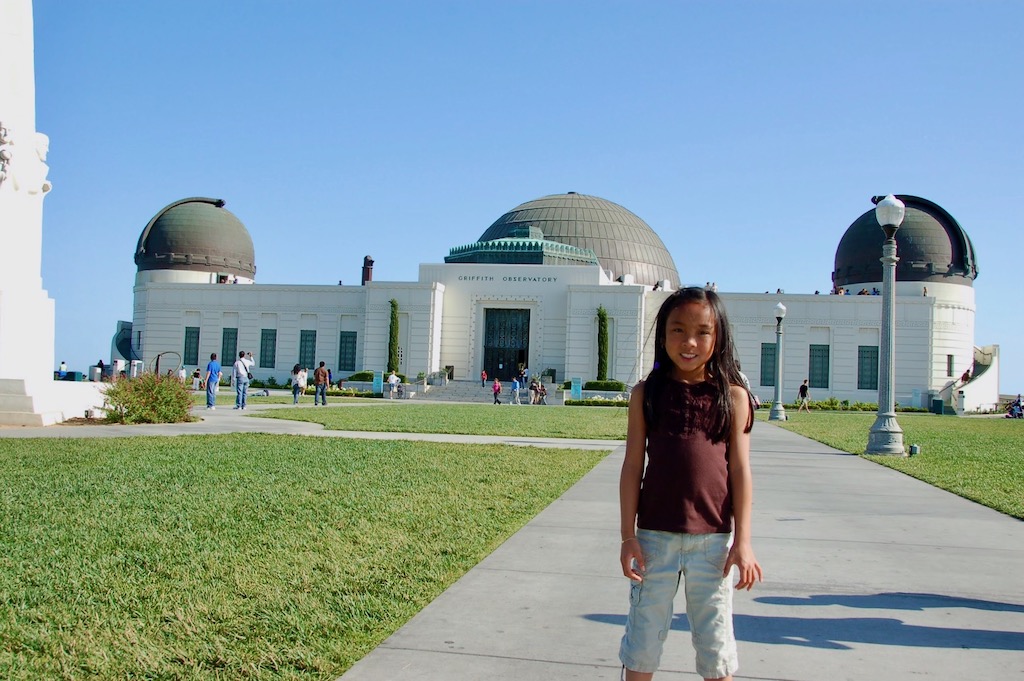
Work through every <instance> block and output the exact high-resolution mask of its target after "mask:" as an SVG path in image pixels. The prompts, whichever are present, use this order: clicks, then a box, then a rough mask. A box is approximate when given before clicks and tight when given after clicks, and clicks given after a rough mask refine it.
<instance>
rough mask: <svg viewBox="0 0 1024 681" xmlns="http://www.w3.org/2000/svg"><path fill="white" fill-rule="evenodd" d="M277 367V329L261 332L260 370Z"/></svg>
mask: <svg viewBox="0 0 1024 681" xmlns="http://www.w3.org/2000/svg"><path fill="white" fill-rule="evenodd" d="M276 366H277V329H262V330H261V331H260V368H261V369H273V368H275V367H276Z"/></svg>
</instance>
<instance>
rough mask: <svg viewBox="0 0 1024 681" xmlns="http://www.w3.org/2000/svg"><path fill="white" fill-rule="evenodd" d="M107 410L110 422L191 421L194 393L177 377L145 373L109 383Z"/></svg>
mask: <svg viewBox="0 0 1024 681" xmlns="http://www.w3.org/2000/svg"><path fill="white" fill-rule="evenodd" d="M103 407H104V409H106V412H107V421H108V422H110V423H179V422H181V421H188V420H190V419H191V417H190V416H189V409H191V407H192V393H191V392H190V391H189V389H188V388H186V387H185V384H184V383H182V382H181V381H179V380H178V379H177V377H168V376H159V375H157V374H142V375H140V376H138V377H136V378H122V379H119V380H117V381H114V382H113V383H111V384H110V385H109V386H107V390H106V393H105V394H104V405H103Z"/></svg>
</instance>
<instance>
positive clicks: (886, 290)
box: [865, 194, 907, 456]
mask: <svg viewBox="0 0 1024 681" xmlns="http://www.w3.org/2000/svg"><path fill="white" fill-rule="evenodd" d="M872 201H874V203H875V218H876V219H877V220H878V224H879V225H881V227H882V231H883V232H885V243H884V244H883V245H882V339H881V341H882V347H881V356H880V358H879V360H880V362H881V365H880V366H879V372H878V373H879V376H878V379H879V381H878V417H877V418H876V419H875V423H874V425H872V426H871V430H870V431H869V432H868V446H867V449H866V450H865V453H866V454H887V455H895V456H904V451H903V429H902V428H900V424H898V423H896V402H895V399H894V392H895V391H894V389H893V373H894V369H895V364H894V361H893V336H894V335H895V333H894V331H895V320H894V319H893V307H894V305H895V301H896V291H895V288H896V263H897V262H899V258H897V257H896V230H898V229H899V228H900V225H901V224H902V223H903V216H904V215H905V214H906V210H907V209H906V206H905V205H904V204H903V202H902V201H900V200H899V199H897V198H896V197H895V196H893V195H892V194H889V195H888V196H886V197H885V198H881V197H875V198H874V199H872Z"/></svg>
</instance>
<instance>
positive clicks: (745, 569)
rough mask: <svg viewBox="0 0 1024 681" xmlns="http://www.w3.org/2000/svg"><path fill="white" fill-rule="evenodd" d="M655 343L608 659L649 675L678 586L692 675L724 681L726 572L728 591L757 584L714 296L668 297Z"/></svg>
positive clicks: (637, 396) (727, 359)
mask: <svg viewBox="0 0 1024 681" xmlns="http://www.w3.org/2000/svg"><path fill="white" fill-rule="evenodd" d="M655 334H656V335H655V339H656V345H655V351H654V369H653V370H652V371H651V373H650V374H649V375H648V376H647V379H646V380H644V381H641V382H640V383H639V384H637V386H636V387H635V388H634V389H633V394H632V396H631V397H630V401H629V422H628V428H627V435H626V457H625V461H624V462H623V464H622V474H621V477H620V479H619V504H620V510H621V532H622V549H621V552H620V556H619V558H620V561H621V563H622V572H623V574H624V575H625V576H626V577H629V578H630V579H631V580H632V588H631V592H630V598H629V602H630V608H629V618H628V620H627V622H626V633H625V635H624V636H623V638H622V645H621V647H620V649H619V659H620V660H621V661H622V664H623V670H624V678H625V679H626V681H640V680H647V679H650V678H652V677H653V675H654V672H655V670H657V668H658V663H659V661H660V659H661V650H662V645H663V642H664V638H665V635H666V634H667V633H668V631H669V629H670V627H671V626H672V613H673V608H672V601H673V599H674V597H675V595H676V591H677V589H678V587H679V583H680V577H682V579H683V582H684V590H685V595H686V615H687V618H688V619H689V623H690V631H691V632H692V635H693V643H694V647H695V648H696V651H697V673H699V674H700V675H702V676H703V677H704V678H705V679H706V680H708V681H711V680H717V681H729V680H731V679H732V675H733V673H734V672H735V671H736V669H737V668H738V662H737V658H736V639H735V637H734V635H733V628H732V589H731V585H730V579H729V574H730V572H731V571H732V568H733V566H736V568H737V570H738V573H739V581H738V583H737V584H736V588H737V589H747V590H749V589H750V588H751V587H753V586H754V582H756V581H761V579H762V573H761V566H760V565H759V564H758V562H757V559H756V558H755V557H754V551H753V548H752V547H751V544H750V515H751V496H752V483H751V475H750V461H749V453H750V429H751V427H752V426H753V411H752V409H751V408H750V405H751V397H750V393H749V392H748V391H747V390H746V388H744V387H743V382H742V379H741V378H740V370H739V362H738V361H737V359H736V352H735V348H734V346H733V341H732V337H731V335H730V331H729V322H728V320H727V319H726V316H725V308H724V306H723V305H722V303H721V299H720V298H719V297H718V294H716V293H715V292H714V291H705V290H704V289H703V288H699V287H693V288H685V289H680V290H678V291H676V292H675V293H673V294H672V295H670V296H669V297H668V298H667V299H666V300H665V302H664V303H663V304H662V306H661V309H660V310H659V311H658V320H657V324H656V330H655ZM645 458H646V461H647V466H646V472H645V470H644V461H645ZM730 540H731V541H730Z"/></svg>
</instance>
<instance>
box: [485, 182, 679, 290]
mask: <svg viewBox="0 0 1024 681" xmlns="http://www.w3.org/2000/svg"><path fill="white" fill-rule="evenodd" d="M530 227H534V228H538V229H540V230H541V232H543V234H544V238H546V239H548V240H550V241H557V242H559V243H562V244H566V245H567V246H574V247H576V248H580V249H589V250H591V251H593V252H594V253H595V254H596V255H597V259H598V262H600V264H601V267H602V268H603V269H605V270H608V271H610V272H611V274H612V279H619V278H620V277H622V276H623V275H626V274H631V275H633V279H634V281H635V282H636V283H638V284H644V285H647V286H654V285H655V284H657V283H658V282H659V281H663V280H665V279H667V280H669V283H670V286H671V287H676V286H678V285H679V272H678V271H677V270H676V264H675V262H673V260H672V256H671V255H669V252H668V249H666V248H665V244H664V243H662V241H661V238H660V237H658V235H657V234H655V232H654V230H653V229H651V227H650V226H649V225H648V224H647V223H646V222H644V221H643V220H641V219H640V218H638V217H637V216H636V215H634V214H633V213H631V212H629V211H628V210H626V209H625V208H623V207H622V206H620V205H618V204H616V203H612V202H611V201H606V200H605V199H602V198H598V197H596V196H587V195H585V194H577V193H576V192H569V193H568V194H552V195H551V196H544V197H541V198H539V199H535V200H533V201H527V202H526V203H524V204H521V205H518V206H516V207H515V208H513V209H512V210H510V211H509V212H507V213H505V214H504V215H502V216H501V217H500V218H498V219H497V220H495V221H494V224H492V225H491V226H490V227H488V228H487V231H485V232H484V233H483V235H482V236H481V237H480V239H479V240H480V241H494V240H496V239H504V238H509V237H512V236H514V235H516V234H521V233H523V232H522V230H524V229H528V228H530Z"/></svg>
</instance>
